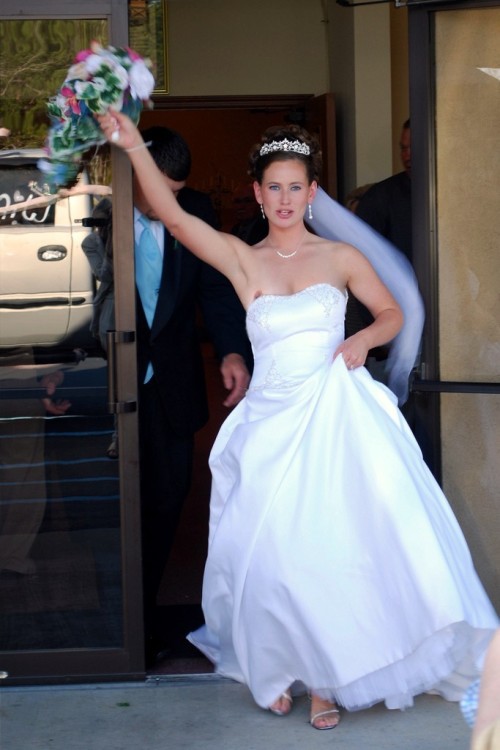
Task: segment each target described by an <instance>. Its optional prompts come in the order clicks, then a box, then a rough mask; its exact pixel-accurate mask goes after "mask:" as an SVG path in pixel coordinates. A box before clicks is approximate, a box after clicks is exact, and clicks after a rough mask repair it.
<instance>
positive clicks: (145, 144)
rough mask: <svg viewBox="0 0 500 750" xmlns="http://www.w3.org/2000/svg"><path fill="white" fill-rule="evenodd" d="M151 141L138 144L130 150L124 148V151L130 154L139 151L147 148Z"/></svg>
mask: <svg viewBox="0 0 500 750" xmlns="http://www.w3.org/2000/svg"><path fill="white" fill-rule="evenodd" d="M152 143H153V141H148V142H147V143H144V142H142V143H139V145H138V146H132V147H131V148H125V149H124V151H127V153H129V154H130V152H131V151H139V149H141V148H149V147H150V146H151V144H152Z"/></svg>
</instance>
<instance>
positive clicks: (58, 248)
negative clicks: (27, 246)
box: [37, 245, 68, 261]
mask: <svg viewBox="0 0 500 750" xmlns="http://www.w3.org/2000/svg"><path fill="white" fill-rule="evenodd" d="M67 254H68V251H67V249H66V248H65V247H64V245H42V247H39V248H38V253H37V255H38V259H39V260H45V261H52V260H63V259H64V258H65V257H66V256H67Z"/></svg>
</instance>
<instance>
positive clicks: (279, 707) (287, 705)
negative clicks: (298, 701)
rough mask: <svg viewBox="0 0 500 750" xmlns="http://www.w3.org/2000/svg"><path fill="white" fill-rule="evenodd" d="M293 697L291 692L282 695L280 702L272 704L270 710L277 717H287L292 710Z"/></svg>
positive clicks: (287, 691)
mask: <svg viewBox="0 0 500 750" xmlns="http://www.w3.org/2000/svg"><path fill="white" fill-rule="evenodd" d="M292 703H293V700H292V696H291V693H290V691H289V690H286V691H285V692H284V693H281V695H280V697H279V698H278V700H276V701H274V703H271V705H270V706H269V710H270V712H271V713H272V714H274V715H275V716H286V715H287V714H289V713H290V711H291V710H292Z"/></svg>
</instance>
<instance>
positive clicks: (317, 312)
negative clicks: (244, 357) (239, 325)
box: [247, 283, 347, 390]
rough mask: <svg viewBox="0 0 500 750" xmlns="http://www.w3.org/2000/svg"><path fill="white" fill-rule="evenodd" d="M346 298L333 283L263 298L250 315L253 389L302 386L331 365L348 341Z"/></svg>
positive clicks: (249, 329) (258, 299)
mask: <svg viewBox="0 0 500 750" xmlns="http://www.w3.org/2000/svg"><path fill="white" fill-rule="evenodd" d="M346 301H347V295H346V294H345V293H342V292H341V291H340V290H339V289H337V288H336V287H334V286H332V285H331V284H325V283H321V284H313V285H311V286H308V287H306V288H305V289H302V290H301V291H299V292H296V293H295V294H289V295H277V294H263V295H262V296H260V297H257V298H256V299H255V300H254V301H253V302H252V303H251V305H250V307H249V308H248V311H247V331H248V336H249V338H250V341H251V343H252V348H253V352H254V358H255V369H254V373H253V377H252V382H251V384H250V390H257V389H261V388H281V387H286V386H289V385H294V384H297V383H300V382H301V381H303V380H304V379H305V378H307V377H309V376H310V375H311V374H312V373H313V372H314V371H315V370H316V369H318V368H320V367H321V368H322V367H324V366H325V364H326V363H327V362H331V360H332V355H333V353H334V351H335V349H336V348H337V346H338V345H339V343H340V342H341V341H342V340H343V338H344V316H345V308H346Z"/></svg>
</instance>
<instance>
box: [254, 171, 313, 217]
mask: <svg viewBox="0 0 500 750" xmlns="http://www.w3.org/2000/svg"><path fill="white" fill-rule="evenodd" d="M254 190H255V197H256V199H257V201H258V202H259V203H262V204H263V206H264V212H265V214H266V216H267V218H268V219H269V221H270V222H272V223H278V224H279V225H281V226H283V225H285V226H287V225H293V224H295V223H297V222H298V221H302V220H303V218H304V212H305V210H306V207H307V204H308V203H311V202H312V201H313V199H314V196H315V194H316V190H317V184H316V182H313V183H311V184H309V181H308V178H307V170H306V167H305V164H304V163H303V162H302V161H300V159H287V160H286V161H274V162H272V163H271V164H270V165H269V166H268V167H267V168H266V170H265V172H264V176H263V178H262V184H259V183H258V182H255V183H254Z"/></svg>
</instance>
